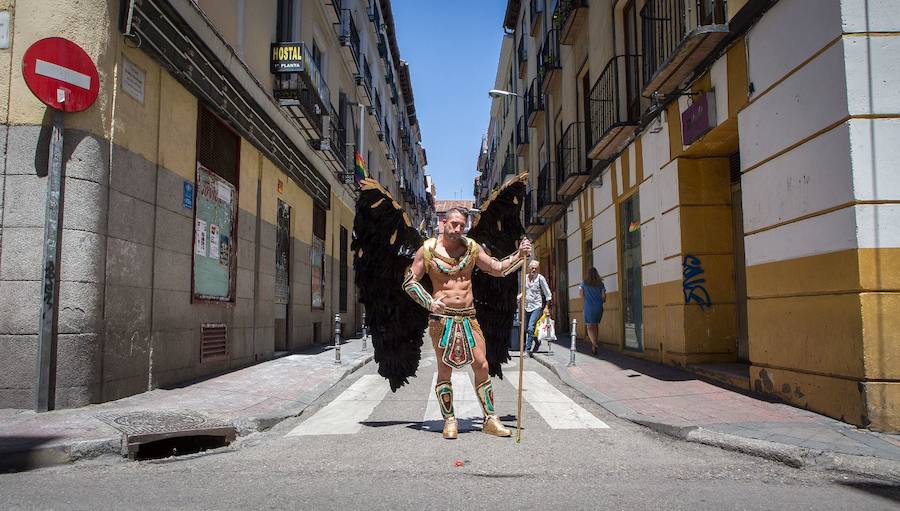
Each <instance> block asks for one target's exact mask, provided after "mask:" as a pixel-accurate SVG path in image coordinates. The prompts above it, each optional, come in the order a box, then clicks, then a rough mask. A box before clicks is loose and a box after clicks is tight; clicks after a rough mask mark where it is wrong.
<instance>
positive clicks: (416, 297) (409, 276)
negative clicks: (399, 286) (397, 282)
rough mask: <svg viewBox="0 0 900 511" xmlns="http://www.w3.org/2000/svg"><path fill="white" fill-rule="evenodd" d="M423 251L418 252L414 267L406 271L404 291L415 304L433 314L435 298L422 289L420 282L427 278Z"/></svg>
mask: <svg viewBox="0 0 900 511" xmlns="http://www.w3.org/2000/svg"><path fill="white" fill-rule="evenodd" d="M423 253H424V251H423V249H421V248H420V249H419V250H418V251H416V256H415V259H413V263H412V266H410V267H409V268H407V269H406V275H405V276H404V278H403V290H404V291H406V294H408V295H409V296H410V298H412V299H413V301H414V302H416V303H417V304H419V305H421V306H422V307H424V308H425V310H427V311H428V312H431V308H432V304H433V303H434V298H433V297H432V296H431V295H430V294H429V293H428V291H426V290H425V288H424V287H422V284H421V283H420V282H419V281H420V280H422V277H423V276H425V258H424V257H423V255H422V254H423Z"/></svg>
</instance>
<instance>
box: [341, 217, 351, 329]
mask: <svg viewBox="0 0 900 511" xmlns="http://www.w3.org/2000/svg"><path fill="white" fill-rule="evenodd" d="M347 242H348V233H347V228H346V227H344V226H341V255H340V272H341V274H340V298H339V301H340V303H339V305H340V312H347V273H348V266H347V264H348V262H347V260H348V257H347V251H348V250H349V247H348V246H347Z"/></svg>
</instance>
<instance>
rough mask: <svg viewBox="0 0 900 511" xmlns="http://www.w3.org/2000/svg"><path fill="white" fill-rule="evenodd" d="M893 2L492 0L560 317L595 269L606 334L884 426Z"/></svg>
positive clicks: (894, 410) (888, 385) (888, 384)
mask: <svg viewBox="0 0 900 511" xmlns="http://www.w3.org/2000/svg"><path fill="white" fill-rule="evenodd" d="M825 4H827V5H825ZM888 4H889V3H877V2H876V3H873V2H865V1H863V0H859V1H854V0H842V1H839V2H838V1H835V2H825V3H822V2H815V1H811V0H778V1H743V2H742V1H734V0H730V1H728V2H724V1H703V2H697V3H694V2H675V1H671V0H646V1H643V0H631V1H626V0H622V1H603V2H596V1H595V2H579V1H574V2H562V1H560V2H550V1H548V2H540V1H536V2H509V3H508V8H507V12H506V19H505V23H504V24H505V28H506V29H507V32H508V35H507V39H509V40H510V45H509V46H510V50H509V51H510V54H511V55H513V56H512V57H511V58H510V59H508V60H509V64H507V70H508V71H509V72H511V73H512V74H513V75H514V76H515V81H516V82H517V83H516V84H515V85H514V86H513V87H515V88H516V89H517V90H518V91H524V94H522V105H523V106H522V107H521V108H523V110H522V112H521V117H520V119H519V122H520V123H521V124H520V125H527V126H528V128H525V129H524V130H523V132H521V133H520V132H518V131H517V132H516V134H517V135H518V137H519V138H518V141H520V142H521V143H517V144H516V145H517V149H518V151H517V155H518V160H517V165H518V168H519V169H520V171H521V170H523V169H527V170H528V171H529V173H530V175H531V177H532V182H531V190H532V193H531V194H530V197H529V199H530V200H529V202H530V209H529V211H528V212H527V213H526V218H525V220H526V225H527V228H528V230H529V232H530V233H532V235H533V236H535V237H537V239H538V241H537V246H538V255H539V257H540V258H541V259H542V260H545V261H546V263H545V266H549V268H550V269H549V271H548V270H547V268H545V274H548V277H549V278H550V280H551V284H552V285H554V286H555V287H556V290H557V293H558V295H557V296H565V297H566V298H567V300H565V301H564V302H563V303H557V305H556V307H557V311H556V312H557V315H558V317H567V318H569V319H570V320H571V319H573V318H574V319H576V320H577V323H578V327H577V328H578V336H579V337H582V338H583V337H584V335H585V332H584V327H583V325H582V318H581V313H582V310H583V304H582V303H581V299H580V298H578V286H579V285H580V283H581V280H582V278H583V275H584V274H585V272H586V271H587V269H589V268H590V267H596V268H597V269H598V271H599V273H600V274H601V276H602V277H603V279H604V282H605V286H606V288H607V290H608V295H607V296H608V297H607V302H606V304H605V313H604V316H603V319H602V321H601V323H600V341H601V342H602V343H603V344H604V345H606V346H607V347H608V348H610V349H615V350H622V351H624V352H626V353H628V354H629V355H632V356H635V357H639V358H644V359H648V360H653V361H658V362H661V363H666V364H672V365H677V366H681V367H685V368H688V369H690V370H694V371H697V372H699V373H701V374H703V375H705V376H708V377H711V378H716V379H719V380H721V381H723V382H726V383H728V384H731V385H736V386H739V387H743V388H746V389H748V390H752V391H754V392H757V393H761V394H767V395H771V396H774V397H776V398H778V399H781V400H784V401H785V402H788V403H791V404H794V405H796V406H800V407H804V408H807V409H810V410H814V411H817V412H820V413H824V414H826V415H829V416H831V417H834V418H837V419H840V420H842V421H845V422H849V423H852V424H856V425H858V426H865V427H870V428H873V429H877V430H884V431H896V430H898V428H900V409H898V407H900V394H898V392H900V384H898V383H897V371H898V370H900V363H898V360H900V342H898V339H897V334H896V329H894V328H892V321H893V318H895V317H900V308H898V306H897V303H896V286H894V285H893V282H892V279H893V277H892V276H893V275H896V274H897V272H896V271H893V266H892V265H891V262H890V261H891V254H893V253H894V251H895V250H896V249H897V247H898V246H900V244H898V242H900V237H898V235H900V231H898V229H897V227H896V225H898V224H896V222H894V221H893V220H892V219H893V218H894V215H895V214H896V211H897V206H896V201H897V197H898V194H900V182H898V181H897V180H896V178H895V177H893V174H892V173H891V171H890V170H889V169H890V168H891V165H892V163H891V162H892V161H895V159H894V158H893V154H892V151H893V149H892V148H891V147H890V146H891V144H890V143H889V142H887V140H890V139H891V137H893V136H894V135H893V134H896V133H897V132H896V130H897V127H898V126H900V124H898V122H897V112H898V110H897V108H895V107H896V106H897V105H898V101H900V95H898V94H897V93H896V92H895V91H892V90H890V89H889V88H888V87H886V86H885V85H884V84H886V83H889V82H890V81H892V80H893V79H894V74H895V73H896V72H897V68H896V66H893V65H892V64H890V63H889V57H888V55H889V52H890V51H892V49H893V48H894V47H895V46H896V45H897V44H900V39H898V38H897V37H898V35H900V34H898V30H897V29H898V28H900V8H898V6H894V5H892V4H891V5H888ZM876 11H877V12H876ZM666 20H669V21H671V23H669V22H666ZM672 20H675V21H672ZM873 20H877V21H873ZM513 48H515V50H513ZM501 61H502V58H501ZM506 74H507V73H501V72H498V76H501V75H503V76H506ZM503 85H504V84H502V83H498V87H502V86H503ZM485 175H488V173H487V172H485ZM483 179H484V178H482V180H483ZM559 323H560V322H558V324H559Z"/></svg>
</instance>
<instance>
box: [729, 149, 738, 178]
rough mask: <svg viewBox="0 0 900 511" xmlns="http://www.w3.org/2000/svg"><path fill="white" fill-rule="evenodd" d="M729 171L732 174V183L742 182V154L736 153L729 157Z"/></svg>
mask: <svg viewBox="0 0 900 511" xmlns="http://www.w3.org/2000/svg"><path fill="white" fill-rule="evenodd" d="M728 170H729V173H730V174H731V182H732V183H738V182H740V180H741V153H734V154H732V155H731V156H729V157H728Z"/></svg>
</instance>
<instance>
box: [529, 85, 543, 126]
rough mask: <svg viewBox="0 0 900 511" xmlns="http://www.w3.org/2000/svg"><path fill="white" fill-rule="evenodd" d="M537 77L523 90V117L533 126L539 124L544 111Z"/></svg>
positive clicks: (541, 91)
mask: <svg viewBox="0 0 900 511" xmlns="http://www.w3.org/2000/svg"><path fill="white" fill-rule="evenodd" d="M543 90H544V89H543V87H542V86H541V80H540V78H539V77H534V78H533V79H532V80H531V85H529V86H528V90H527V91H525V118H526V119H528V125H529V126H531V127H532V128H534V127H535V126H537V125H538V124H540V122H541V119H542V118H543V117H542V116H543V112H544V92H543Z"/></svg>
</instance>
